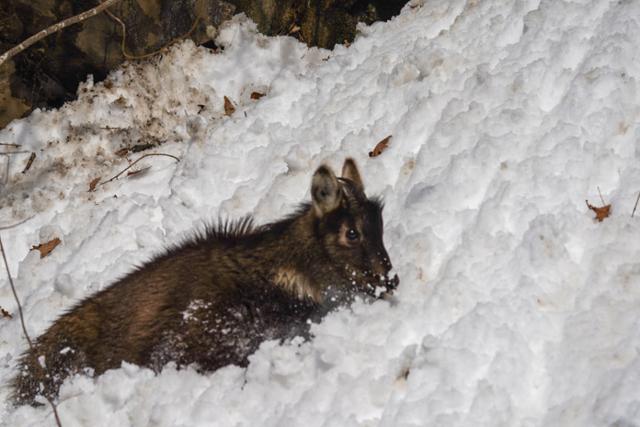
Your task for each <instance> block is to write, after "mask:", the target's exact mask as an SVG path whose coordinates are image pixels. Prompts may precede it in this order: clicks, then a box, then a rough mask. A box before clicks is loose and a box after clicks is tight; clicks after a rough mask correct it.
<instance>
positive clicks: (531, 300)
mask: <svg viewBox="0 0 640 427" xmlns="http://www.w3.org/2000/svg"><path fill="white" fill-rule="evenodd" d="M638 17H640V2H634V1H626V0H620V1H618V0H616V1H610V0H576V1H561V0H522V1H478V0H467V1H461V0H428V1H424V2H420V1H412V2H410V3H409V4H407V5H406V6H405V8H404V9H403V11H402V13H401V14H400V15H399V16H398V17H396V18H394V19H392V20H391V21H390V22H386V23H376V24H374V25H372V26H370V27H364V26H363V27H361V28H360V34H359V36H358V37H357V39H356V40H355V42H354V43H353V44H352V45H351V46H349V47H345V46H337V47H336V48H335V49H334V50H333V51H327V50H320V49H316V48H311V49H310V48H307V47H306V46H305V45H303V44H301V43H299V42H297V41H296V40H294V39H292V38H289V37H273V38H272V37H265V36H262V35H260V34H258V33H257V32H256V28H255V25H254V24H253V23H251V22H249V21H248V20H247V19H246V18H244V17H242V16H239V17H236V18H234V20H233V21H232V22H230V23H228V24H226V25H225V26H224V28H222V29H221V30H220V32H219V34H218V37H217V43H218V45H219V46H222V47H224V49H223V50H222V51H221V52H214V51H212V50H209V49H206V48H204V47H196V46H194V45H193V44H192V43H190V42H188V41H187V42H183V43H181V44H179V45H177V46H174V47H173V48H171V49H170V50H169V51H168V52H166V53H164V54H162V55H161V56H160V57H157V58H154V59H153V60H150V61H148V62H144V61H143V62H138V63H132V64H128V65H124V66H123V67H122V68H120V69H118V70H116V71H114V72H113V73H112V74H111V75H110V76H109V77H108V79H107V80H106V81H104V82H101V83H98V84H94V83H93V82H92V80H91V79H90V78H89V79H88V80H87V82H86V83H84V84H83V85H82V87H81V88H80V90H79V92H78V95H79V97H78V100H77V101H75V102H72V103H69V104H67V105H65V106H63V107H62V108H60V109H59V110H53V111H46V112H43V111H36V112H34V113H33V114H31V115H30V116H29V117H27V118H25V119H22V120H17V121H14V122H13V123H12V124H10V125H9V126H8V127H7V128H6V129H4V130H3V131H1V132H0V143H5V144H10V143H14V144H20V145H21V146H20V148H19V149H20V150H26V151H33V152H36V154H37V157H36V159H35V161H34V163H33V165H32V166H31V168H30V169H29V170H28V171H27V172H25V173H22V170H23V169H24V167H25V163H26V160H27V157H28V154H23V155H18V154H16V155H12V156H10V157H9V163H7V164H3V165H2V166H0V169H1V168H5V167H8V170H6V169H5V170H3V175H4V174H6V175H7V176H8V181H7V184H6V185H5V186H4V187H3V189H2V192H1V193H0V195H1V197H2V199H1V201H0V219H1V221H0V222H1V223H0V226H5V225H10V224H12V223H16V222H19V221H21V220H24V219H27V218H28V220H27V221H26V222H25V223H23V224H21V225H19V226H17V227H14V228H11V229H7V230H2V231H0V233H1V236H2V238H3V243H4V247H5V248H6V249H7V254H8V257H9V263H10V267H11V270H12V273H13V275H14V277H15V283H16V286H17V288H18V293H19V294H20V296H21V298H22V302H23V304H24V309H25V315H26V323H27V327H28V328H29V331H30V332H31V334H32V336H34V337H35V336H37V335H38V334H39V333H41V332H43V331H44V330H45V329H46V327H47V326H48V325H49V324H50V323H51V322H52V321H53V320H54V319H55V318H56V317H57V316H59V315H60V313H62V312H63V311H64V310H65V309H68V308H69V307H71V306H73V304H74V303H75V302H77V301H78V300H80V299H82V298H83V297H86V296H88V295H91V294H92V293H93V292H95V291H97V290H99V289H103V288H104V287H106V286H108V285H109V283H111V282H113V281H114V280H116V279H117V278H118V277H121V276H123V275H124V274H126V273H127V272H128V271H130V270H131V268H132V267H133V266H134V265H137V264H140V263H143V262H144V261H145V260H147V259H149V257H151V256H152V255H153V254H155V253H158V252H160V251H162V248H163V247H166V246H167V245H170V244H171V243H173V242H176V241H177V240H179V239H180V238H181V237H182V236H184V235H185V234H188V233H189V230H193V229H194V228H197V227H199V226H200V225H201V224H202V223H203V221H209V220H212V219H213V220H215V219H216V218H239V217H241V216H243V215H245V214H247V213H252V214H253V215H254V216H255V217H256V219H257V222H258V223H264V222H267V221H271V220H276V219H278V218H280V217H282V216H283V215H284V214H286V213H288V212H291V211H292V210H293V209H295V206H296V205H297V204H298V203H300V202H302V201H305V200H308V199H309V186H310V180H311V174H312V173H313V171H314V170H315V168H316V167H317V166H319V165H320V164H322V163H327V164H329V165H331V166H332V167H333V168H334V169H338V168H339V167H340V165H341V164H342V161H343V160H344V158H345V157H347V156H353V157H354V158H355V159H356V161H357V162H358V164H359V166H360V169H361V172H362V174H363V177H364V181H365V185H366V191H367V193H368V194H370V195H376V194H377V195H381V196H383V197H384V200H385V211H384V215H385V241H386V247H387V250H388V252H389V254H390V256H391V259H392V261H393V263H394V266H395V272H396V273H397V274H398V275H399V276H400V280H401V283H400V286H399V288H398V290H397V292H396V293H395V297H394V299H392V300H391V301H384V300H380V301H377V302H375V303H373V304H367V303H364V302H356V303H355V304H354V305H353V306H352V307H348V308H345V309H342V310H340V311H337V312H335V313H332V314H330V315H329V316H328V317H326V318H325V319H324V320H323V321H322V322H321V323H319V324H317V325H314V326H313V329H312V330H313V333H314V335H315V338H314V339H313V340H311V341H308V342H304V341H302V340H301V339H296V340H294V341H293V342H288V343H284V344H279V343H277V342H265V343H264V344H263V345H262V346H261V348H260V349H259V350H258V351H257V352H256V353H255V355H253V356H252V358H251V363H250V365H249V366H248V368H246V369H242V368H239V367H234V366H229V367H227V368H223V369H221V370H219V371H217V372H215V373H212V374H210V375H201V374H199V373H197V372H196V371H195V370H193V369H182V370H177V369H176V368H175V366H171V365H169V366H167V367H166V368H165V369H164V371H163V372H161V373H160V374H158V375H156V374H154V373H153V372H152V371H150V370H148V369H143V368H140V367H137V366H133V365H130V364H126V363H123V366H122V367H121V368H120V369H116V370H112V371H108V372H107V373H105V374H104V375H102V376H100V377H98V378H95V379H92V378H89V377H83V376H77V377H75V378H71V379H69V380H67V381H66V383H65V384H64V385H63V388H62V390H61V394H60V399H59V404H58V411H59V412H60V416H61V419H62V423H63V425H64V426H65V427H72V426H136V427H139V426H274V427H275V426H327V427H328V426H340V427H343V426H344V427H348V426H394V427H400V426H527V427H528V426H544V427H547V426H604V425H608V426H619V427H621V426H634V425H640V356H639V349H640V238H639V235H640V212H638V213H637V214H636V215H635V216H634V217H632V215H631V214H632V211H633V207H634V203H635V200H636V196H637V194H638V191H640V161H639V160H640V159H639V157H640V150H639V149H638V148H637V147H638V143H637V142H636V139H637V138H638V137H639V136H640V127H639V126H638V124H639V115H640V109H639V107H638V105H639V102H638V99H639V98H638V97H639V94H638V90H639V89H640V81H639V79H640V58H639V57H638V46H640V28H639V27H640V26H639V23H638ZM252 92H258V93H264V94H265V96H264V97H262V98H260V99H257V100H256V99H252V97H251V94H252ZM225 96H227V97H228V98H229V99H230V100H231V101H232V102H233V103H234V104H235V112H234V113H233V114H232V115H230V116H227V115H225V111H224V101H223V99H224V97H225ZM388 135H392V139H391V144H390V146H389V148H388V149H387V150H386V151H384V152H383V153H382V154H381V155H380V156H378V157H374V158H369V157H368V152H369V151H371V150H372V148H373V147H374V146H375V145H376V143H377V142H378V141H380V140H382V139H383V138H384V137H386V136H388ZM127 144H128V145H135V144H156V146H154V147H153V148H151V149H149V150H146V151H142V152H140V153H127V154H126V156H123V155H122V152H121V151H120V150H121V149H122V147H124V146H125V145H127ZM5 147H6V146H3V149H4V148H5ZM149 152H154V153H164V154H171V155H174V156H176V157H178V158H179V159H180V161H179V162H177V161H176V160H174V159H172V158H170V157H166V156H156V157H148V158H145V159H143V160H142V161H141V162H140V163H138V164H136V165H134V166H133V168H132V169H133V170H136V171H140V172H139V173H137V174H133V175H127V173H125V174H122V175H121V176H120V177H119V178H118V179H114V180H112V181H110V182H106V183H104V184H98V185H97V186H96V187H95V189H94V191H91V192H90V191H88V190H89V188H90V183H91V182H92V181H94V180H95V179H96V178H99V179H100V180H101V181H102V182H104V181H107V180H108V179H109V178H111V177H113V176H115V175H116V174H117V173H118V172H120V171H122V170H123V169H124V168H125V167H126V166H127V164H128V163H127V159H129V160H130V161H133V160H135V159H137V158H138V157H140V156H141V155H142V154H144V153H149ZM5 157H6V156H5ZM2 160H5V159H2ZM147 168H148V169H147ZM599 192H600V193H601V194H602V200H601V198H600V195H599ZM585 199H586V200H588V201H589V203H590V204H592V205H593V206H598V207H599V206H602V205H604V204H611V206H612V207H611V213H610V215H609V216H608V217H607V218H604V219H603V221H601V222H600V221H597V220H595V219H594V217H595V214H594V212H592V211H591V210H589V209H588V208H587V206H586V203H585ZM54 237H58V238H60V239H61V244H59V245H58V246H57V247H56V248H55V249H54V250H53V251H52V252H51V253H50V254H49V255H48V256H46V257H44V258H42V259H41V258H40V254H39V253H38V251H34V250H31V251H30V249H31V247H32V246H34V245H38V244H39V243H43V242H47V241H50V240H51V239H53V238H54ZM0 306H1V307H3V308H5V309H7V310H8V311H10V312H11V313H13V314H14V316H13V319H7V318H0V360H1V364H0V401H2V402H4V403H2V404H1V405H0V419H1V420H2V421H1V423H2V425H6V426H43V425H53V424H54V420H53V416H52V413H51V409H50V408H49V407H48V406H42V407H39V408H32V407H26V406H24V407H18V408H14V407H12V406H11V405H10V404H9V403H8V401H7V399H8V395H9V393H10V389H9V387H8V382H9V380H10V379H11V378H12V376H13V375H15V372H16V369H15V368H16V363H17V358H18V356H19V355H20V353H21V352H22V351H24V350H25V349H26V346H27V344H26V341H25V340H24V338H23V336H22V332H21V328H20V322H19V319H18V316H17V306H16V304H15V302H14V300H13V297H12V294H11V290H10V288H9V283H8V280H7V279H6V276H5V275H4V273H3V274H2V275H0Z"/></svg>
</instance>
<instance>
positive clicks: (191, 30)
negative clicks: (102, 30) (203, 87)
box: [105, 10, 200, 59]
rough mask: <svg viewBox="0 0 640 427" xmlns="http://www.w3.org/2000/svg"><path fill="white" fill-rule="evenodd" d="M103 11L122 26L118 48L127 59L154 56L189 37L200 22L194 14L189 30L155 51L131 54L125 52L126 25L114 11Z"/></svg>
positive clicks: (198, 17)
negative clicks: (194, 17)
mask: <svg viewBox="0 0 640 427" xmlns="http://www.w3.org/2000/svg"><path fill="white" fill-rule="evenodd" d="M105 13H106V14H107V15H109V16H110V17H111V19H113V20H114V21H116V22H117V23H118V24H120V28H122V41H121V43H120V49H121V50H122V56H124V57H125V58H127V59H144V58H148V57H150V56H154V55H156V54H158V53H160V52H162V51H163V50H164V49H166V48H167V47H169V46H171V45H172V44H174V43H176V42H178V41H180V40H183V39H186V38H187V37H189V36H190V35H191V33H193V31H194V30H195V29H196V27H197V25H198V22H200V15H198V16H196V19H194V21H193V25H191V28H190V29H189V31H187V32H186V33H185V34H183V35H181V36H179V37H176V38H175V39H173V40H171V41H170V42H169V43H167V44H166V45H164V46H162V47H161V48H160V49H158V50H156V51H153V52H151V53H145V54H143V55H131V54H130V53H129V52H127V47H126V40H127V26H126V25H125V24H124V22H122V20H121V19H120V18H118V17H117V16H116V15H115V14H114V13H112V12H110V11H108V10H106V11H105Z"/></svg>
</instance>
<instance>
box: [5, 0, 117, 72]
mask: <svg viewBox="0 0 640 427" xmlns="http://www.w3.org/2000/svg"><path fill="white" fill-rule="evenodd" d="M119 1H120V0H105V1H104V2H103V3H100V4H99V5H97V6H96V7H94V8H93V9H89V10H87V11H85V12H82V13H80V14H78V15H75V16H72V17H70V18H67V19H65V20H63V21H60V22H58V23H56V24H53V25H52V26H50V27H49V28H46V29H44V30H42V31H40V32H39V33H36V34H34V35H32V36H31V37H29V38H28V39H26V40H25V41H23V42H22V43H20V44H19V45H17V46H14V47H12V48H11V49H9V50H8V51H6V52H5V53H3V54H2V55H0V65H2V64H3V63H4V62H5V61H6V60H7V59H9V58H11V57H13V56H15V55H17V54H19V53H20V52H22V51H23V50H25V49H26V48H28V47H29V46H31V45H32V44H34V43H36V42H39V41H40V40H42V39H43V38H45V37H47V36H49V35H51V34H53V33H56V32H58V31H60V30H62V29H63V28H66V27H68V26H69V25H73V24H77V23H78V22H81V21H84V20H85V19H88V18H91V17H93V16H96V15H97V14H98V13H100V12H102V11H103V10H105V9H107V8H108V7H109V6H112V5H114V4H115V3H117V2H119Z"/></svg>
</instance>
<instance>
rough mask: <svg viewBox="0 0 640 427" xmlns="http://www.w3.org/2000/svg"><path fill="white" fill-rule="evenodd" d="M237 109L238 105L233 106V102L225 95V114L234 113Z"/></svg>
mask: <svg viewBox="0 0 640 427" xmlns="http://www.w3.org/2000/svg"><path fill="white" fill-rule="evenodd" d="M235 111H236V107H234V106H233V102H231V100H230V99H229V98H227V97H226V96H225V97H224V114H225V115H226V116H230V115H232V114H233V113H234V112H235Z"/></svg>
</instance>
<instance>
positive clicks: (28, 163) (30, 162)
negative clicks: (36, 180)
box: [22, 153, 36, 173]
mask: <svg viewBox="0 0 640 427" xmlns="http://www.w3.org/2000/svg"><path fill="white" fill-rule="evenodd" d="M35 159H36V153H31V155H30V156H29V160H27V165H26V166H25V167H24V169H22V173H26V172H27V171H28V170H29V169H30V168H31V165H32V164H33V161H34V160H35Z"/></svg>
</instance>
